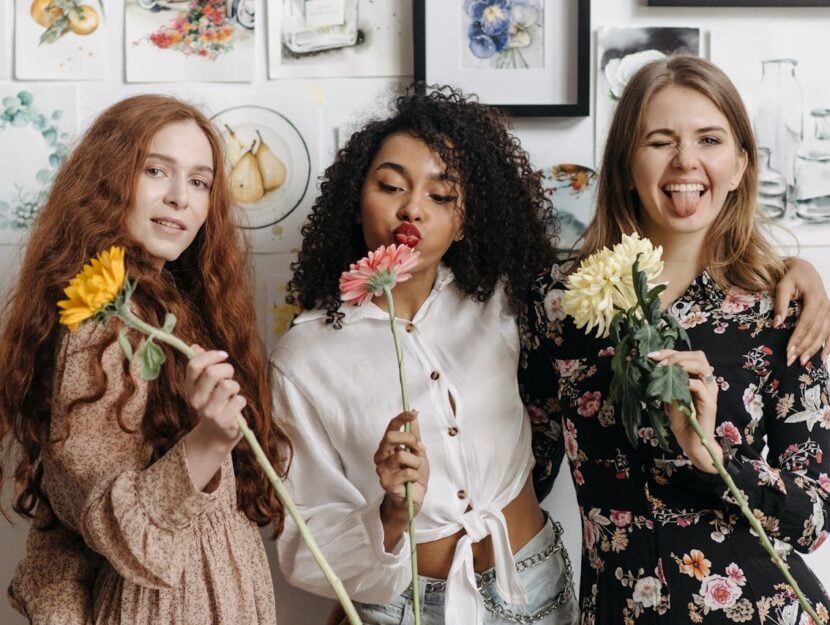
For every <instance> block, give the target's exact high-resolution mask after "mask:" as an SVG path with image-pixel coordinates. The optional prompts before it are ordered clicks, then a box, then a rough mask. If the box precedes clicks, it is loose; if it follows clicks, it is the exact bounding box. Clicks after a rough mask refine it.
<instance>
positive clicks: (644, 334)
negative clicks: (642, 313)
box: [634, 324, 665, 356]
mask: <svg viewBox="0 0 830 625" xmlns="http://www.w3.org/2000/svg"><path fill="white" fill-rule="evenodd" d="M634 341H635V342H636V345H637V351H638V352H639V355H640V356H645V355H646V354H650V353H651V352H654V351H657V350H658V349H663V347H664V346H665V340H664V339H663V336H662V334H661V333H660V332H659V331H658V330H657V328H656V327H654V326H653V325H649V324H643V325H641V326H640V327H639V328H637V329H636V330H635V331H634Z"/></svg>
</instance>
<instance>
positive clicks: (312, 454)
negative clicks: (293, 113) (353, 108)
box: [274, 89, 576, 624]
mask: <svg viewBox="0 0 830 625" xmlns="http://www.w3.org/2000/svg"><path fill="white" fill-rule="evenodd" d="M504 122H505V119H504V117H503V116H501V115H500V114H498V113H497V112H496V111H495V110H494V109H491V108H489V107H487V106H484V105H482V104H479V103H477V102H475V101H472V100H468V99H466V98H464V97H463V96H462V95H461V94H460V93H458V92H457V91H453V90H451V89H441V90H437V91H433V92H431V93H429V94H428V95H419V94H418V93H416V92H414V91H410V92H408V93H406V94H405V95H403V96H402V97H399V98H398V99H397V101H396V110H395V112H394V113H393V115H392V116H391V117H389V118H387V119H382V120H379V121H373V122H371V123H369V124H367V125H365V126H364V127H363V128H362V129H360V130H359V131H357V132H356V133H355V134H354V135H353V136H352V137H351V139H350V140H349V141H348V143H347V145H346V146H345V147H344V148H343V149H342V150H341V151H340V153H339V154H338V155H337V158H336V160H335V163H334V164H333V165H332V166H331V167H329V169H328V170H327V171H326V174H325V177H324V180H323V183H322V188H321V194H320V196H319V198H318V199H317V201H316V203H315V204H314V206H313V208H312V212H311V217H310V221H309V223H308V224H307V225H306V226H305V227H304V229H303V235H304V240H303V246H302V249H301V251H300V254H299V259H298V261H297V262H296V263H295V265H294V267H293V268H294V275H293V279H292V281H291V283H290V287H289V290H290V291H291V292H292V293H293V294H294V297H295V298H296V301H297V302H298V303H299V304H300V305H301V306H302V307H303V308H304V309H305V310H306V311H307V312H305V313H303V314H302V315H300V316H299V317H298V318H297V320H296V321H295V325H294V327H293V328H292V329H291V330H290V331H289V332H288V333H287V334H286V336H285V337H284V338H283V339H282V340H281V342H280V343H279V345H278V347H277V350H276V352H275V354H274V361H275V364H276V368H277V383H276V384H275V393H276V397H277V410H278V413H280V414H281V415H283V416H284V417H285V418H286V420H287V423H286V429H287V430H288V431H289V433H290V435H291V436H292V440H293V441H294V449H295V454H294V459H293V463H292V467H291V471H290V473H289V482H290V484H291V486H292V488H293V490H294V492H295V494H296V497H297V501H298V502H299V503H300V506H301V509H302V512H303V516H304V517H305V519H306V521H307V522H308V524H309V526H310V527H311V529H312V531H313V532H314V533H315V536H316V537H317V540H318V542H319V543H320V545H321V547H322V549H323V552H324V553H325V554H326V556H327V557H328V560H329V562H331V563H332V565H333V566H334V568H335V570H336V572H337V573H338V574H339V576H340V577H341V579H342V580H343V583H344V584H345V586H346V589H347V590H348V592H349V593H350V594H351V596H352V597H353V598H354V599H355V600H357V601H358V602H360V603H359V605H358V612H359V613H360V615H361V617H362V620H363V622H364V623H378V624H385V623H400V622H402V618H403V616H404V614H405V613H409V614H410V615H411V613H412V597H411V594H410V591H409V590H408V589H407V587H408V586H409V584H410V581H411V569H410V560H409V542H408V541H409V539H408V535H407V533H406V531H405V530H406V527H407V512H406V503H405V496H404V483H405V482H406V481H408V480H411V481H412V482H413V483H414V489H413V491H414V500H415V507H416V509H417V510H419V513H418V516H417V519H416V521H415V527H416V541H417V543H418V544H417V551H418V565H419V572H420V576H421V578H420V589H421V592H423V593H424V596H423V597H421V600H422V601H421V603H422V605H423V610H424V612H423V620H422V622H423V623H445V622H446V623H508V622H511V619H515V618H516V617H521V618H522V619H523V620H522V622H528V623H530V622H534V623H572V622H573V621H574V619H575V618H576V615H575V599H574V593H573V587H572V585H571V579H570V571H569V567H568V562H567V558H566V555H565V552H564V549H563V547H562V542H561V538H560V531H561V530H560V529H559V528H558V526H557V525H556V524H555V523H552V522H551V521H550V520H549V519H547V518H546V517H545V515H544V513H543V512H542V510H541V509H540V507H539V504H538V503H537V500H536V496H535V495H534V493H533V486H532V481H531V478H530V473H531V469H532V467H533V458H532V455H531V453H530V422H529V420H528V419H527V418H526V413H525V411H524V408H523V406H522V403H521V401H520V399H519V393H518V386H517V383H516V370H517V366H518V357H519V335H518V329H517V325H516V312H517V309H518V307H519V306H520V305H521V303H522V301H523V298H524V297H525V294H526V292H527V290H528V288H529V287H530V284H531V282H532V280H533V278H534V277H535V276H536V275H537V274H538V273H539V272H540V271H541V270H542V268H543V267H545V266H546V265H547V264H548V263H549V262H550V261H551V260H552V249H551V247H550V243H549V241H548V238H547V236H546V234H545V225H546V223H548V222H550V220H551V219H552V218H553V214H552V208H551V206H550V202H549V201H548V200H547V199H546V198H545V196H544V195H543V193H542V190H541V188H540V186H539V184H538V181H537V179H536V178H535V177H534V174H533V170H532V168H531V165H530V163H529V162H528V157H527V154H526V153H525V152H524V151H523V150H522V149H521V147H520V146H519V143H518V141H517V140H516V139H515V138H514V137H513V136H511V135H510V134H509V133H508V132H507V130H506V128H505V123H504ZM392 243H405V244H408V245H410V246H414V247H415V248H416V249H417V250H418V251H419V252H420V254H421V261H420V264H419V265H418V267H417V268H416V269H415V270H414V271H413V273H412V278H411V279H410V280H408V281H406V282H403V283H400V284H398V285H397V286H396V287H395V290H394V292H393V293H394V297H395V309H396V311H397V323H398V325H399V327H400V328H401V334H402V343H403V344H402V349H403V353H404V360H405V361H406V367H407V374H406V375H407V383H408V387H409V393H410V397H411V403H412V406H413V407H414V408H415V409H417V416H416V414H415V412H414V411H412V412H409V413H402V414H399V415H398V416H396V417H395V418H393V419H392V420H391V421H390V417H391V416H393V415H395V414H396V413H398V412H399V410H400V405H399V403H398V402H399V395H398V393H397V391H396V390H395V388H396V387H397V385H398V381H397V366H396V364H395V353H394V349H393V347H392V339H391V336H390V332H389V319H388V315H387V312H386V304H385V302H384V301H382V300H381V299H378V298H376V299H375V300H374V301H373V302H371V303H367V304H365V305H363V306H361V307H358V308H353V307H350V308H346V307H344V306H343V305H342V303H341V299H340V291H339V289H338V278H339V276H340V274H341V272H342V271H344V270H345V269H348V267H349V264H350V263H353V262H356V261H357V260H358V259H360V258H361V257H363V256H365V255H366V253H367V251H368V250H373V249H375V248H376V247H377V246H379V245H381V244H387V245H388V244H392ZM407 421H411V422H412V424H413V426H414V427H413V434H410V435H407V434H404V433H403V432H400V431H399V429H400V427H401V426H402V425H403V423H405V422H407ZM403 446H409V447H410V448H411V449H412V450H413V451H412V453H409V452H406V451H403V450H402V447H403ZM283 538H284V539H283V540H282V541H281V542H280V544H279V552H280V565H281V567H282V570H283V573H284V574H285V576H286V578H287V580H288V581H289V582H290V583H292V584H294V585H296V586H299V587H301V588H304V589H306V590H308V591H311V592H314V593H317V594H321V595H329V596H331V591H330V589H329V588H328V586H327V584H326V582H325V579H324V578H323V577H322V575H321V574H320V572H319V571H318V569H317V566H316V564H315V563H314V561H313V559H312V558H311V556H310V554H309V552H308V550H307V549H306V548H305V546H304V545H303V544H302V542H301V541H300V540H299V537H298V534H297V531H296V529H295V528H294V526H293V525H292V524H291V523H290V521H289V522H287V523H286V531H285V534H284V537H283Z"/></svg>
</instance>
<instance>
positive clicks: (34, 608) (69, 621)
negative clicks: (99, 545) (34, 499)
mask: <svg viewBox="0 0 830 625" xmlns="http://www.w3.org/2000/svg"><path fill="white" fill-rule="evenodd" d="M99 565H100V557H99V556H97V554H95V553H93V552H92V551H90V550H89V549H88V548H87V547H86V545H85V544H84V541H83V539H82V538H81V537H80V536H79V535H78V534H76V533H75V532H73V531H72V530H70V529H69V528H67V527H66V526H64V525H62V524H61V523H60V522H59V521H57V520H56V519H55V517H54V514H53V513H52V511H51V509H50V508H49V505H48V504H47V503H46V502H43V501H41V502H40V503H39V504H38V507H37V509H36V511H35V518H34V522H33V523H32V526H31V528H30V529H29V535H28V537H27V539H26V555H25V556H24V558H23V560H21V561H20V563H19V564H18V565H17V568H16V570H15V574H14V577H13V578H12V582H11V584H10V586H9V589H8V595H9V602H10V603H11V605H12V607H13V608H14V609H15V610H17V611H18V612H20V613H21V614H23V616H25V617H26V618H28V619H29V621H30V622H31V623H32V624H33V625H92V586H93V583H94V582H95V576H96V573H97V571H98V568H99Z"/></svg>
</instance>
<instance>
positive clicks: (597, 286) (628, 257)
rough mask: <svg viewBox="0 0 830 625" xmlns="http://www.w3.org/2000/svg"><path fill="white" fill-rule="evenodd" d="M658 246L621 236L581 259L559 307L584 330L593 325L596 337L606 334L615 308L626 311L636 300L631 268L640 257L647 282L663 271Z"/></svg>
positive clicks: (590, 328) (589, 330)
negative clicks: (608, 245) (609, 246)
mask: <svg viewBox="0 0 830 625" xmlns="http://www.w3.org/2000/svg"><path fill="white" fill-rule="evenodd" d="M662 251H663V250H662V248H660V247H658V248H656V249H655V248H654V246H653V245H652V244H651V241H649V240H648V239H641V238H640V236H639V235H637V234H632V235H623V238H622V241H621V242H620V243H618V244H617V245H615V246H614V248H613V250H609V249H608V248H603V249H601V250H599V251H598V252H596V253H594V254H592V255H591V256H589V257H588V258H586V259H585V260H583V261H582V263H580V265H579V269H577V271H576V272H574V273H573V274H571V275H570V276H569V278H568V284H567V289H568V290H567V292H566V293H565V295H564V297H563V298H562V310H563V311H565V312H566V313H567V314H569V315H571V316H572V317H573V318H574V323H575V324H576V327H578V328H583V327H584V328H585V333H586V334H587V333H589V332H591V330H592V329H593V328H594V327H596V328H597V337H605V336H608V330H609V327H610V325H611V322H612V320H613V319H614V315H615V314H616V313H617V311H618V310H628V309H630V308H631V307H632V306H634V304H635V303H636V302H637V297H636V294H635V292H634V279H633V274H632V267H633V266H634V261H635V260H636V259H637V256H638V255H639V256H640V265H639V267H640V270H641V271H642V272H643V273H645V275H646V279H647V280H649V281H651V280H653V279H654V278H656V277H657V276H658V275H659V274H660V272H661V271H663V262H662V261H661V260H660V256H661V254H662Z"/></svg>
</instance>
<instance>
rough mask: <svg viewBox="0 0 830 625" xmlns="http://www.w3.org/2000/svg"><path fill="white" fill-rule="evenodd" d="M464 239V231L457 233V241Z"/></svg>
mask: <svg viewBox="0 0 830 625" xmlns="http://www.w3.org/2000/svg"><path fill="white" fill-rule="evenodd" d="M463 240H464V233H463V232H462V233H461V234H459V235H457V236H456V237H455V239H454V241H455V242H456V243H458V242H459V241H463Z"/></svg>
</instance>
